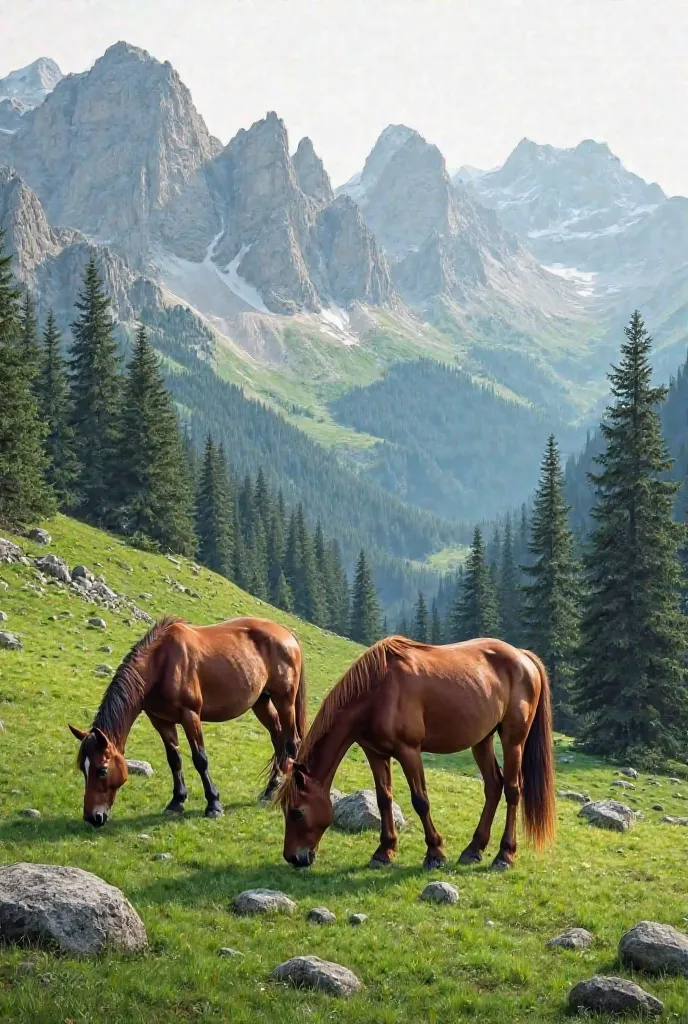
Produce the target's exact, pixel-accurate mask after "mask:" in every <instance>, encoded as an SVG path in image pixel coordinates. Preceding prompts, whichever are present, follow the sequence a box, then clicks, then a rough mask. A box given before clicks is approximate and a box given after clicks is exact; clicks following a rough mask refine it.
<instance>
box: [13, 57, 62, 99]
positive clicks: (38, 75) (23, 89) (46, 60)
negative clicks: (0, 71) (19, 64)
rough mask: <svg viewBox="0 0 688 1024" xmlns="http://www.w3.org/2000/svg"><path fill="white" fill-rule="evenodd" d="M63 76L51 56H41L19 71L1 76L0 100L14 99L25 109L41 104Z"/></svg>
mask: <svg viewBox="0 0 688 1024" xmlns="http://www.w3.org/2000/svg"><path fill="white" fill-rule="evenodd" d="M61 78H62V72H61V71H60V69H59V67H58V66H57V64H56V63H55V61H54V60H52V59H51V58H50V57H40V58H39V59H38V60H35V61H34V62H33V64H29V65H28V66H27V67H25V68H20V69H19V70H18V71H10V73H9V75H6V76H5V78H0V100H10V101H14V103H15V105H16V106H18V107H21V108H22V109H23V110H31V109H33V108H34V107H38V106H40V104H41V103H42V102H43V100H44V99H45V98H46V96H47V95H48V94H49V93H51V92H52V91H53V89H54V88H55V86H56V85H57V83H58V82H59V81H60V79H61Z"/></svg>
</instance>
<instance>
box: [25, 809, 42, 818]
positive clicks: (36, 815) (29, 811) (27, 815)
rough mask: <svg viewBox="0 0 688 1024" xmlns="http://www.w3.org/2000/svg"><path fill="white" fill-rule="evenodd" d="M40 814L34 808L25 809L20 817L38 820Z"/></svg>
mask: <svg viewBox="0 0 688 1024" xmlns="http://www.w3.org/2000/svg"><path fill="white" fill-rule="evenodd" d="M40 816H41V812H40V811H37V810H36V808H35V807H26V808H24V810H23V811H22V817H24V818H34V819H35V818H40Z"/></svg>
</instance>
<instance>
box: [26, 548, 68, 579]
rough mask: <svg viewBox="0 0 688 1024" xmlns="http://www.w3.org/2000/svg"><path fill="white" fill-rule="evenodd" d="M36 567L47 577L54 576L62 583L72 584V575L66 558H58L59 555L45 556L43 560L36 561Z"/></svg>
mask: <svg viewBox="0 0 688 1024" xmlns="http://www.w3.org/2000/svg"><path fill="white" fill-rule="evenodd" d="M34 565H35V566H36V568H37V569H38V570H39V571H40V572H42V573H44V574H45V575H46V576H52V578H53V579H55V580H59V581H60V583H71V582H72V574H71V572H70V571H69V566H68V565H67V563H66V562H65V560H64V558H58V557H57V555H43V557H42V558H37V559H36V560H35V561H34Z"/></svg>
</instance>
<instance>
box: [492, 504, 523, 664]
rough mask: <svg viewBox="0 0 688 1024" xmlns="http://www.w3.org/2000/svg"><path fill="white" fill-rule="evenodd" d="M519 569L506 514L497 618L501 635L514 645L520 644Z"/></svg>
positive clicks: (511, 531)
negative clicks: (500, 627)
mask: <svg viewBox="0 0 688 1024" xmlns="http://www.w3.org/2000/svg"><path fill="white" fill-rule="evenodd" d="M518 583H519V571H518V567H517V565H516V560H515V558H514V536H513V530H512V526H511V516H510V515H508V514H507V517H506V521H505V523H504V535H503V537H502V545H501V559H500V566H499V584H498V594H499V618H500V622H501V626H502V637H503V639H504V640H506V641H507V643H510V644H513V645H514V646H515V647H520V646H522V644H521V622H520V616H521V609H520V594H519V585H518Z"/></svg>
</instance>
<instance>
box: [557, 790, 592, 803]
mask: <svg viewBox="0 0 688 1024" xmlns="http://www.w3.org/2000/svg"><path fill="white" fill-rule="evenodd" d="M557 796H558V797H559V799H560V800H573V801H574V802H575V803H577V804H589V803H590V796H589V794H588V793H576V792H575V790H573V789H559V790H557Z"/></svg>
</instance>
